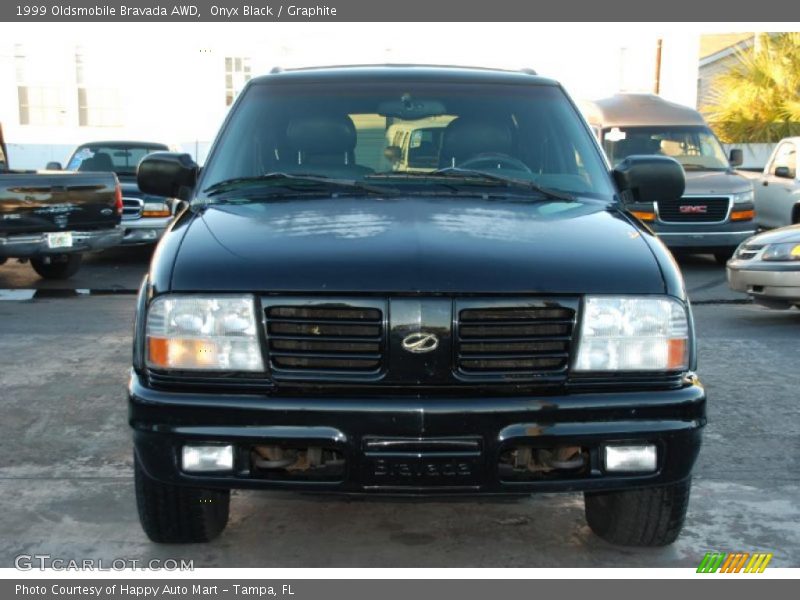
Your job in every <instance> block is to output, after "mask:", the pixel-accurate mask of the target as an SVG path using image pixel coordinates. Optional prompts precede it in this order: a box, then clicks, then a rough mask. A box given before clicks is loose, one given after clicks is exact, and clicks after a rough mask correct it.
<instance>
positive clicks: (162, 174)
mask: <svg viewBox="0 0 800 600" xmlns="http://www.w3.org/2000/svg"><path fill="white" fill-rule="evenodd" d="M416 124H425V127H426V128H430V127H439V128H441V129H442V131H441V132H440V134H437V135H435V136H428V137H430V138H431V139H433V140H435V142H436V143H435V144H434V145H435V148H434V147H431V148H428V149H426V152H429V153H435V156H438V159H437V160H436V161H435V164H431V165H430V167H429V168H427V169H419V168H415V169H414V171H405V170H403V169H402V166H398V162H397V161H396V160H392V159H393V152H391V151H387V149H390V147H391V146H393V142H394V140H392V139H390V137H391V136H390V135H389V131H390V129H391V130H392V131H397V130H398V129H403V130H407V131H409V132H410V133H411V134H412V135H413V132H414V130H415V128H416V129H418V128H419V127H421V126H422V125H419V127H417V126H416ZM393 126H395V127H393ZM417 139H418V141H419V143H423V142H424V141H425V139H427V138H425V139H423V138H422V136H417ZM415 143H416V141H415V139H414V138H412V139H411V140H410V141H409V147H410V148H413V147H414V144H415ZM138 182H139V186H140V187H141V189H142V190H143V191H144V192H145V193H150V194H155V195H160V196H166V197H176V198H182V199H183V200H185V201H186V202H188V207H187V208H186V209H185V210H184V212H183V213H182V214H181V215H180V216H179V217H178V218H177V219H176V221H175V222H174V223H173V225H172V226H171V228H170V229H169V230H168V232H167V234H166V235H165V236H164V238H163V239H162V241H161V242H160V244H159V246H158V248H157V251H156V254H155V256H154V259H153V262H152V265H151V267H150V271H149V274H148V275H147V277H146V279H145V281H144V283H143V285H142V288H141V293H140V294H139V298H138V307H137V319H136V330H135V341H134V353H133V370H132V373H131V378H130V384H129V388H128V393H129V398H130V424H131V426H132V427H133V430H134V444H135V473H136V493H137V501H138V508H139V515H140V518H141V522H142V525H143V527H144V530H145V532H146V533H147V535H148V536H149V537H150V538H151V539H152V540H154V541H158V542H193V541H206V540H209V539H211V538H213V537H215V536H216V535H218V534H219V533H220V532H221V531H222V529H223V528H224V527H225V524H226V522H227V519H228V507H229V496H230V489H232V488H257V489H266V490H268V489H273V490H274V489H291V490H301V491H304V492H310V491H315V492H326V493H345V494H391V495H400V494H402V495H430V494H435V495H476V496H481V495H497V494H505V495H514V494H529V493H533V492H540V491H548V492H552V491H582V492H584V496H585V501H586V517H587V520H588V523H589V526H590V527H591V528H592V530H593V531H595V532H596V533H597V534H599V535H600V536H602V537H603V538H605V539H607V540H610V541H612V542H616V543H621V544H631V545H662V544H668V543H670V542H672V541H673V540H674V539H675V538H676V537H677V535H678V533H679V532H680V529H681V526H682V524H683V520H684V517H685V514H686V508H687V503H688V498H689V488H690V473H691V469H692V466H693V464H694V461H695V458H696V457H697V453H698V450H699V448H700V439H701V435H700V433H701V429H702V427H703V425H704V424H705V421H706V419H705V402H706V396H705V392H704V390H703V387H702V386H701V384H700V383H699V381H698V379H697V377H696V375H695V374H694V369H695V345H694V329H693V324H692V317H691V311H690V308H689V303H688V300H687V298H686V292H685V290H684V285H683V281H682V278H681V275H680V272H679V270H678V268H677V266H676V264H675V262H674V261H673V259H672V257H671V255H670V254H669V252H668V251H667V250H666V249H665V247H664V246H663V244H662V243H661V242H660V241H658V240H657V239H656V238H655V237H654V236H653V235H652V233H651V232H650V231H649V230H648V229H647V228H646V227H645V226H643V225H642V224H641V223H639V222H638V221H637V220H636V219H634V218H632V217H631V216H630V215H629V214H627V213H626V211H625V207H626V206H627V205H629V204H630V203H632V202H637V201H641V200H642V199H647V200H649V201H657V200H659V199H662V198H668V197H678V196H680V194H681V193H682V191H683V186H684V181H683V174H682V171H681V168H680V166H679V165H678V164H677V163H676V162H675V161H674V160H672V159H670V158H666V157H658V156H638V157H637V156H634V157H630V158H628V159H627V160H625V161H623V162H622V163H621V164H620V165H619V166H618V167H617V168H616V169H615V170H614V171H611V170H610V168H609V166H608V163H607V162H606V160H605V158H604V156H603V153H602V151H601V149H600V148H599V146H598V145H597V143H596V141H595V139H594V137H593V135H592V133H591V131H590V130H589V128H588V126H587V125H586V123H585V122H584V121H583V120H582V119H581V117H580V116H579V113H578V111H577V110H576V108H575V105H574V104H573V103H572V101H571V100H570V99H569V97H568V96H567V94H566V93H565V92H564V90H563V89H562V88H561V87H560V86H559V85H558V84H557V83H556V82H554V81H551V80H548V79H544V78H541V77H538V76H535V75H533V74H529V73H517V72H505V71H494V70H481V69H461V68H435V67H399V66H387V67H350V68H343V67H337V68H324V69H306V70H295V71H279V70H277V71H275V72H273V73H272V74H269V75H267V76H264V77H260V78H257V79H254V80H252V81H251V82H250V83H249V84H248V85H247V86H246V89H245V90H244V91H243V92H242V93H241V95H240V97H239V99H238V100H237V102H236V104H235V106H234V107H233V108H232V110H231V112H230V115H229V116H228V118H227V120H226V122H225V124H224V126H223V127H222V130H221V132H220V134H219V136H218V138H217V139H216V141H215V143H214V145H213V148H212V150H211V152H210V155H209V158H208V161H207V163H206V164H205V166H204V167H203V169H202V170H201V169H199V168H198V166H197V165H196V164H195V163H194V162H193V161H192V160H191V158H190V157H189V156H188V155H181V154H171V153H166V152H159V153H155V154H151V155H150V156H149V157H147V158H145V159H144V160H143V161H142V163H141V164H140V165H139V171H138Z"/></svg>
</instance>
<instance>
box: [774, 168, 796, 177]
mask: <svg viewBox="0 0 800 600" xmlns="http://www.w3.org/2000/svg"><path fill="white" fill-rule="evenodd" d="M775 177H780V178H781V179H794V173H792V171H791V169H789V167H775Z"/></svg>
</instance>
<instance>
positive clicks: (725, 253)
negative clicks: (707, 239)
mask: <svg viewBox="0 0 800 600" xmlns="http://www.w3.org/2000/svg"><path fill="white" fill-rule="evenodd" d="M735 251H736V248H728V249H727V250H719V251H717V252H714V260H716V261H717V264H718V265H722V266H725V263H727V262H728V260H730V258H731V257H732V256H733V253H734V252H735Z"/></svg>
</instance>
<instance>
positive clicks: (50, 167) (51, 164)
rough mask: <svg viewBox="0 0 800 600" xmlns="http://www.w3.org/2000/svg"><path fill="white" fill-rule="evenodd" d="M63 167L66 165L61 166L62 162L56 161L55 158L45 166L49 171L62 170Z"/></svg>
mask: <svg viewBox="0 0 800 600" xmlns="http://www.w3.org/2000/svg"><path fill="white" fill-rule="evenodd" d="M63 168H64V167H62V166H61V163H60V162H58V161H54V160H52V161H50V162H49V163H47V165H46V166H45V169H46V170H48V171H61V170H62V169H63Z"/></svg>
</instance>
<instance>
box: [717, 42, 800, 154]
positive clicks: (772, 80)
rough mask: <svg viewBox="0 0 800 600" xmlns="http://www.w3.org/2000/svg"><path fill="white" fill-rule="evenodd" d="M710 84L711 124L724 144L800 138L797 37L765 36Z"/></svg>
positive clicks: (740, 53) (799, 80)
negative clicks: (711, 88)
mask: <svg viewBox="0 0 800 600" xmlns="http://www.w3.org/2000/svg"><path fill="white" fill-rule="evenodd" d="M758 42H759V43H757V44H756V45H755V46H754V47H752V48H749V49H747V50H744V51H738V52H737V58H738V64H737V65H736V66H734V67H733V68H731V69H730V70H728V71H726V72H725V73H723V74H721V75H719V76H717V78H716V79H715V80H714V87H713V90H714V91H713V92H712V101H711V103H710V106H709V107H708V108H709V111H708V112H709V114H708V116H709V121H710V122H711V124H712V127H713V128H714V129H715V131H716V133H717V135H719V137H720V138H721V139H722V140H723V141H725V142H738V143H748V142H777V141H778V140H780V139H781V138H784V137H788V136H792V135H800V33H797V32H793V33H780V34H775V35H772V36H770V35H764V36H762V37H760V38H759V39H758Z"/></svg>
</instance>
